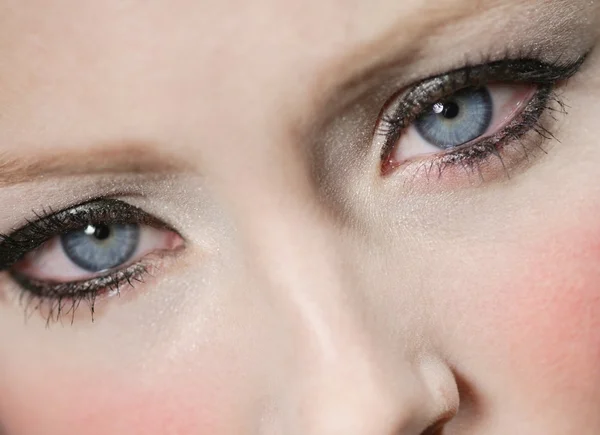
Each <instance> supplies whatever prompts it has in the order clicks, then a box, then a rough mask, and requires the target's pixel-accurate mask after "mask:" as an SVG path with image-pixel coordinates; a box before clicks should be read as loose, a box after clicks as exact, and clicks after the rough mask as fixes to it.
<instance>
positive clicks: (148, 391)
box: [0, 373, 236, 435]
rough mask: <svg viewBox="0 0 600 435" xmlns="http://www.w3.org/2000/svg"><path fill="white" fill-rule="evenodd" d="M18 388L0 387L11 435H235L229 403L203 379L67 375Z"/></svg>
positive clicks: (2, 414)
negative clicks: (137, 381) (137, 380)
mask: <svg viewBox="0 0 600 435" xmlns="http://www.w3.org/2000/svg"><path fill="white" fill-rule="evenodd" d="M28 381H29V382H28ZM17 385H18V389H13V390H12V391H11V390H7V389H3V388H4V385H0V391H4V393H5V395H4V398H0V421H1V419H2V418H4V419H5V421H4V422H3V424H4V425H5V426H6V428H5V430H6V432H7V434H10V435H13V434H14V435H64V434H67V433H72V434H85V435H95V434H97V435H105V434H130V435H135V434H140V435H142V434H144V435H154V434H156V435H158V434H193V433H198V434H224V433H235V430H232V429H231V427H228V426H231V422H235V421H236V420H235V419H234V418H233V415H230V412H231V411H230V410H231V409H232V408H234V407H233V406H232V405H233V404H232V403H231V400H230V398H228V397H226V395H225V394H224V392H223V391H224V389H223V388H220V389H219V388H217V387H216V386H215V385H211V383H210V382H207V383H206V384H205V388H202V387H201V385H202V382H201V380H200V379H195V380H193V381H192V382H187V383H186V382H183V381H181V380H179V381H173V380H171V381H165V380H164V379H163V380H157V381H156V383H155V384H153V383H152V382H148V385H145V386H141V385H133V383H132V382H129V381H128V380H127V379H117V378H115V377H114V376H113V377H112V378H111V377H109V376H99V375H98V374H94V375H93V376H89V375H82V374H79V375H77V376H76V375H74V374H65V373H62V374H61V375H60V376H53V377H52V379H51V380H48V379H46V380H42V379H37V380H33V379H28V380H25V381H23V380H20V382H18V383H17ZM191 385H194V386H193V387H192V386H191ZM6 393H8V394H6Z"/></svg>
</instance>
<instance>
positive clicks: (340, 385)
mask: <svg viewBox="0 0 600 435" xmlns="http://www.w3.org/2000/svg"><path fill="white" fill-rule="evenodd" d="M310 221H311V219H309V218H307V219H303V220H302V222H303V225H302V231H298V230H297V228H294V226H293V225H291V226H290V227H289V228H286V227H287V225H282V226H280V227H278V228H277V231H278V237H277V241H276V242H275V241H273V243H269V237H261V240H260V243H257V245H260V248H259V249H260V250H261V251H262V252H261V254H260V255H256V256H254V258H255V259H256V261H259V262H260V263H261V264H257V265H256V267H257V269H260V270H262V271H264V272H266V273H267V275H268V276H269V277H270V278H269V279H268V280H267V281H270V283H271V284H268V283H265V286H266V287H269V290H268V292H270V293H271V295H273V297H274V300H276V303H275V304H274V306H276V307H277V312H278V313H279V315H280V316H281V318H282V320H281V322H282V323H283V324H285V327H283V328H281V329H282V330H285V335H286V336H287V342H289V343H293V344H292V346H293V349H294V350H293V354H292V357H291V358H288V359H287V361H286V364H287V369H286V370H285V371H284V372H285V375H284V378H283V381H282V380H281V378H279V380H278V382H277V383H278V384H279V387H278V388H277V393H276V396H277V398H276V400H274V405H273V407H274V408H275V410H272V412H271V414H272V415H271V416H270V418H266V419H265V421H268V422H269V423H268V424H266V426H263V431H262V433H263V434H269V435H270V434H298V435H300V434H301V435H337V434H339V435H342V434H343V435H436V434H438V433H441V429H440V428H441V426H442V425H443V424H444V422H445V421H447V420H449V419H450V418H451V417H452V416H453V415H454V413H455V412H456V410H457V407H458V389H457V387H456V382H455V380H454V376H453V375H452V373H451V371H450V369H449V368H448V367H447V366H446V365H445V364H444V363H442V362H441V360H439V359H436V358H435V357H434V356H433V355H432V353H428V354H426V353H425V352H423V351H422V350H420V349H419V348H422V347H423V346H422V340H421V339H420V338H419V337H418V336H416V335H415V334H411V333H410V332H411V331H412V332H413V333H414V330H413V329H411V327H410V326H407V327H405V328H404V329H403V330H405V331H407V332H406V333H403V332H394V333H392V332H391V331H390V330H391V329H393V328H392V327H391V326H390V328H389V329H387V328H386V327H385V325H384V326H383V327H382V324H381V323H379V322H377V319H376V317H377V310H376V309H370V308H368V305H369V304H368V302H366V300H367V299H368V298H365V297H364V295H365V294H369V293H371V294H372V292H373V291H376V285H375V286H374V287H370V286H369V288H357V286H358V287H360V285H359V284H357V283H356V282H351V281H352V280H348V279H347V277H348V274H347V273H346V269H345V267H346V266H344V265H343V264H344V262H343V261H342V262H340V261H339V260H340V257H344V256H345V257H347V258H346V259H348V256H349V254H348V252H347V251H345V250H343V249H342V250H340V249H338V248H336V241H335V239H336V237H335V236H334V237H332V236H331V234H332V233H335V232H334V231H332V232H329V231H321V230H322V228H323V226H322V225H318V224H315V225H310V224H309V222H310ZM287 222H293V218H290V219H289V220H287ZM270 229H271V233H270V234H273V232H274V231H275V229H274V226H271V228H270ZM261 234H265V232H262V233H261ZM282 241H284V243H282ZM257 245H255V246H257ZM308 253H313V255H307V254H308ZM317 254H318V255H317ZM273 265H276V266H273ZM263 282H264V281H263ZM380 314H382V313H380ZM384 314H386V315H387V314H389V313H384ZM398 315H399V316H401V315H402V314H401V313H398ZM385 317H387V316H385ZM406 317H410V316H406ZM374 325H377V326H374ZM392 336H393V338H390V337H392ZM391 342H393V343H394V344H392V345H390V343H391ZM274 370H276V369H275V368H274Z"/></svg>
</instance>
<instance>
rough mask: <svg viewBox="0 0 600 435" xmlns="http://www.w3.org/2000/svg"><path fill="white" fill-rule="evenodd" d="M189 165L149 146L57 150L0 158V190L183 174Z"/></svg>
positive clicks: (0, 155)
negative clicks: (74, 178)
mask: <svg viewBox="0 0 600 435" xmlns="http://www.w3.org/2000/svg"><path fill="white" fill-rule="evenodd" d="M190 169H191V168H190V165H189V164H187V163H186V162H183V161H181V160H178V159H176V158H175V157H173V156H170V155H166V154H164V153H161V152H159V151H158V150H157V149H155V148H154V147H152V146H150V145H149V144H140V143H119V144H110V145H106V146H102V147H97V146H96V147H94V148H91V149H86V150H85V151H84V150H61V151H60V153H59V154H50V153H46V154H45V155H40V156H32V157H28V158H27V159H23V158H18V157H11V156H9V155H8V154H0V188H2V187H8V186H13V185H16V184H22V183H27V182H31V181H36V180H39V179H41V178H46V177H61V176H69V175H82V174H85V175H91V174H123V173H127V174H145V173H148V174H161V173H163V174H164V173H175V172H187V171H189V170H190Z"/></svg>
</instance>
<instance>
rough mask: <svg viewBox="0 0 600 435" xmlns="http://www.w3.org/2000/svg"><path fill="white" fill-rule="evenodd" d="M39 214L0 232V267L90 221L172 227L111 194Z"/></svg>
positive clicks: (5, 268) (93, 222) (6, 265)
mask: <svg viewBox="0 0 600 435" xmlns="http://www.w3.org/2000/svg"><path fill="white" fill-rule="evenodd" d="M35 216H36V220H34V221H32V220H28V221H27V222H26V224H25V225H23V226H21V227H20V228H18V229H16V230H14V231H12V232H11V233H10V234H0V271H5V270H8V269H9V268H10V267H11V266H13V265H14V264H15V263H17V262H18V261H19V260H21V259H22V258H23V257H24V256H25V255H26V254H27V253H29V252H31V251H32V250H34V249H36V248H39V247H40V246H41V245H43V244H44V243H45V242H47V241H48V240H49V239H51V238H52V237H54V236H58V235H60V234H63V233H66V232H69V231H77V230H80V229H82V228H85V227H86V226H87V225H90V224H127V223H138V224H146V225H149V226H152V227H155V228H165V229H169V230H171V228H169V227H168V226H167V225H166V224H165V223H164V222H162V221H160V220H158V219H156V218H154V217H152V216H151V215H149V214H148V213H146V212H144V211H143V210H142V209H140V208H138V207H135V206H133V205H130V204H127V203H126V202H123V201H120V200H118V199H111V198H106V199H97V200H93V201H90V202H86V203H83V204H79V205H76V206H74V207H71V208H67V209H65V210H62V211H58V212H54V211H52V210H50V211H48V212H47V211H43V212H42V213H41V214H40V213H35Z"/></svg>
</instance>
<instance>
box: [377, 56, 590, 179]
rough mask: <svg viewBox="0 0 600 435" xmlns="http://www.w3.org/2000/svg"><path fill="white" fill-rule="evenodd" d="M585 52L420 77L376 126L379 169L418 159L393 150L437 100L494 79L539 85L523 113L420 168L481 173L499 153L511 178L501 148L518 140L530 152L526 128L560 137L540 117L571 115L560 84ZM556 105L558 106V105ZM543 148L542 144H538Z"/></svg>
mask: <svg viewBox="0 0 600 435" xmlns="http://www.w3.org/2000/svg"><path fill="white" fill-rule="evenodd" d="M586 58H587V54H586V55H584V56H581V57H580V58H578V59H577V60H575V61H574V62H569V63H565V62H563V61H561V59H558V60H557V61H555V62H552V63H544V62H541V61H540V60H536V59H534V58H528V57H527V56H525V57H519V58H513V59H510V57H509V56H507V59H505V60H500V61H488V62H484V63H483V64H480V65H476V66H473V65H467V66H465V67H463V68H460V69H457V70H454V71H451V72H449V73H445V74H442V75H439V76H436V77H433V78H429V79H426V80H423V81H421V82H420V83H419V84H417V85H416V86H414V87H412V88H411V89H410V90H408V91H407V92H404V96H403V97H401V98H400V100H399V102H398V103H397V107H396V108H395V109H394V110H393V112H392V114H391V115H390V114H388V115H383V116H380V118H379V121H378V125H377V127H376V130H375V135H376V137H382V138H383V145H382V147H381V154H380V157H381V172H382V175H388V174H390V173H391V172H392V170H393V169H395V168H396V167H399V166H404V165H405V164H406V165H407V164H410V163H415V162H414V161H411V160H408V161H406V162H402V163H399V164H394V163H393V162H391V155H392V153H393V152H394V150H395V147H396V146H402V145H401V144H398V141H399V140H400V138H401V137H402V135H403V133H404V132H405V131H406V129H408V128H409V127H410V126H411V125H412V123H413V122H415V121H416V120H417V119H419V117H420V116H422V115H423V114H424V113H425V112H426V111H427V110H428V109H430V108H431V107H432V106H433V105H434V104H435V103H437V102H439V101H441V100H443V99H444V98H448V97H450V96H452V95H453V94H455V93H456V92H458V91H460V90H462V89H465V88H470V87H478V86H486V85H489V84H491V83H496V82H498V83H507V84H531V85H535V86H537V89H536V91H535V94H534V96H533V98H532V99H531V100H530V101H529V103H528V104H527V105H526V107H525V108H524V110H523V111H522V113H520V114H519V115H517V116H516V117H515V118H514V119H513V120H511V121H510V122H509V124H508V125H507V126H505V127H504V128H502V130H501V131H499V132H497V133H496V134H494V135H492V136H489V137H485V138H483V139H482V138H478V139H476V140H475V141H473V142H472V143H467V144H464V145H460V146H457V147H456V148H455V149H452V150H448V151H441V152H440V153H436V154H435V155H432V156H430V157H429V158H427V159H419V163H420V166H419V167H418V168H417V172H418V171H419V169H421V168H424V169H425V170H426V173H427V174H428V178H429V174H430V173H431V172H432V171H434V169H435V172H436V173H437V175H438V178H441V177H442V175H443V174H444V172H445V170H446V169H448V168H450V167H456V166H459V167H460V168H462V169H465V170H466V169H469V170H470V171H471V173H479V175H480V177H482V178H483V176H482V171H481V165H482V164H483V163H484V162H486V161H487V160H488V159H490V158H493V157H496V158H498V159H499V160H500V163H502V167H503V168H504V171H505V173H506V176H507V177H509V178H510V174H509V172H508V171H509V169H508V167H506V165H505V163H504V160H503V157H502V151H503V149H504V147H505V146H506V145H507V143H509V142H510V143H513V142H515V143H517V145H518V146H521V147H522V149H523V151H524V154H525V156H528V146H527V144H525V143H524V142H522V141H521V139H522V138H523V136H525V135H526V134H527V133H528V132H530V131H533V132H536V133H537V134H538V135H539V136H540V137H541V138H542V139H556V138H555V136H554V135H553V134H552V133H551V132H550V131H549V130H548V129H547V128H546V127H544V126H543V125H542V123H541V118H542V115H543V114H544V113H545V112H551V114H552V116H553V117H554V119H556V117H555V115H556V114H567V111H566V109H567V106H566V104H565V103H564V102H563V101H562V99H561V97H560V96H559V95H558V94H557V93H556V91H555V88H556V86H557V85H558V84H559V83H561V82H563V81H565V80H567V79H569V78H570V77H572V76H573V75H575V74H576V73H577V72H578V71H579V69H580V68H581V66H582V64H583V63H584V61H585V59H586ZM398 96H399V94H396V95H394V96H393V97H392V98H391V99H390V100H388V103H386V105H385V106H384V109H383V111H385V110H386V109H387V108H388V107H389V106H390V104H391V103H390V101H392V102H395V101H396V100H398ZM555 105H556V107H554V106H555ZM534 146H536V147H537V148H539V149H541V150H542V151H544V152H545V150H544V149H543V148H542V147H541V144H540V143H538V144H535V145H534Z"/></svg>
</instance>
